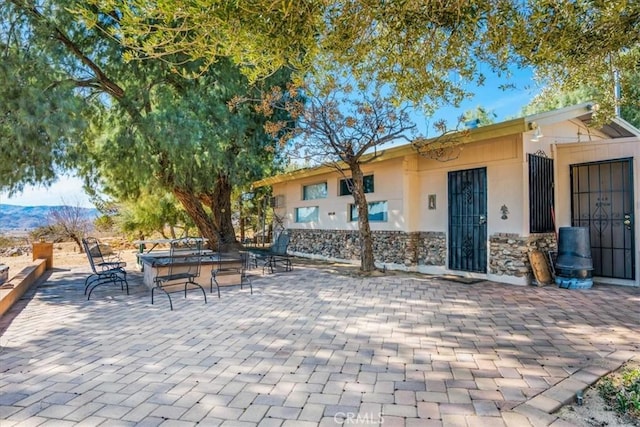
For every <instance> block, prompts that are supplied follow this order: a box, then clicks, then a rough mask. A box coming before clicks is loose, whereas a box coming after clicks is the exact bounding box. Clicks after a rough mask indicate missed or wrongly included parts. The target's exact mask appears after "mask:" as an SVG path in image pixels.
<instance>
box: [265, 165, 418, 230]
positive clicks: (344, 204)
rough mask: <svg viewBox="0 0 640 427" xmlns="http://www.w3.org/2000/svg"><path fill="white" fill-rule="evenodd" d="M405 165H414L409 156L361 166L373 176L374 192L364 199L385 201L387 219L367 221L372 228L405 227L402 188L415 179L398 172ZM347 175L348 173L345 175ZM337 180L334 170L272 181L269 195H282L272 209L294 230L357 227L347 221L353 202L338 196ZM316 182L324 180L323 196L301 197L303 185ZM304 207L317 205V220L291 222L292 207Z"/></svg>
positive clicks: (350, 199)
mask: <svg viewBox="0 0 640 427" xmlns="http://www.w3.org/2000/svg"><path fill="white" fill-rule="evenodd" d="M405 167H415V166H414V165H412V164H411V161H410V159H409V161H408V162H405V161H404V159H403V158H398V159H393V160H390V161H387V162H380V163H375V164H370V165H363V171H364V174H365V175H370V174H373V175H374V192H373V193H368V194H367V201H369V202H375V201H385V200H386V201H387V204H388V220H387V222H371V229H372V230H405V229H406V228H407V227H408V224H407V219H406V217H405V212H406V209H407V208H406V206H405V204H406V200H409V198H405V197H404V196H405V195H404V189H408V188H410V189H411V191H415V190H416V189H415V182H416V181H417V180H416V179H414V178H411V174H408V175H405V174H404V173H403V172H402V171H403V170H404V168H405ZM414 175H415V173H414ZM347 176H350V175H349V174H347ZM341 179H343V177H342V175H340V174H339V173H338V172H331V173H328V174H324V175H319V176H314V177H311V178H305V179H300V180H296V181H290V182H287V183H281V184H275V185H274V186H273V195H274V196H278V195H284V196H285V206H284V208H280V209H276V213H277V214H278V215H280V216H284V218H285V221H284V226H285V227H286V228H297V229H334V230H357V229H358V223H357V222H352V221H349V220H348V219H349V205H350V204H353V197H352V196H350V195H348V196H338V194H339V191H340V180H341ZM320 182H326V183H327V191H328V194H327V198H326V199H315V200H302V188H303V186H305V185H310V184H317V183H320ZM306 206H318V207H319V215H318V221H317V222H309V223H299V222H295V208H299V207H306ZM330 213H335V215H330Z"/></svg>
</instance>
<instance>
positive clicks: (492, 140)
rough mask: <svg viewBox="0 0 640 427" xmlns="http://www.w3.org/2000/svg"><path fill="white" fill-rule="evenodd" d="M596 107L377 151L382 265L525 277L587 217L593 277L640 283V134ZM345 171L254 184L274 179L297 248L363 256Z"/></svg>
mask: <svg viewBox="0 0 640 427" xmlns="http://www.w3.org/2000/svg"><path fill="white" fill-rule="evenodd" d="M593 114H594V111H593V108H592V106H591V104H581V105H577V106H573V107H567V108H563V109H559V110H555V111H550V112H546V113H541V114H534V115H530V116H526V117H521V118H517V119H513V120H507V121H504V122H501V123H496V124H492V125H488V126H483V127H478V128H475V129H469V130H465V131H464V132H459V133H457V134H453V135H450V136H448V137H447V138H445V139H438V140H436V139H433V140H429V141H426V142H427V143H425V142H424V141H421V142H413V143H410V144H406V145H402V146H396V147H393V148H387V149H384V150H382V151H378V156H377V157H376V158H375V159H374V160H373V161H371V162H368V163H366V164H364V165H363V170H364V172H365V176H366V177H365V186H366V187H367V193H368V194H367V200H368V202H369V207H370V220H371V228H372V230H373V234H374V252H375V259H376V264H377V265H378V266H380V267H383V266H384V267H386V268H389V269H402V270H409V271H416V272H422V273H429V274H455V275H462V276H468V277H477V278H486V279H489V280H494V281H498V282H504V283H512V284H528V283H530V282H531V280H532V274H531V266H530V264H529V260H528V253H529V251H530V250H531V249H540V250H542V251H548V250H551V249H553V248H555V247H556V232H557V229H558V228H559V227H562V226H584V227H588V228H589V230H590V240H591V251H592V258H593V264H594V271H593V274H594V278H595V279H594V280H595V281H596V282H601V283H613V284H624V285H631V286H638V285H639V283H640V282H639V281H638V273H637V272H638V262H639V261H640V257H639V255H638V248H637V247H636V243H635V235H636V234H637V231H638V225H637V223H636V221H635V218H638V217H639V214H640V212H639V210H640V207H639V205H638V203H639V202H640V200H638V201H636V200H635V199H636V198H635V194H636V191H637V188H639V187H638V178H637V176H636V175H637V174H634V171H636V170H638V162H639V160H640V131H639V130H638V129H636V128H634V127H633V126H631V125H630V124H629V123H628V122H625V121H624V120H622V119H620V118H616V119H614V120H612V121H611V122H610V123H608V124H607V125H605V126H601V127H598V128H594V127H589V126H588V125H589V123H590V121H591V119H592V116H593ZM344 180H345V178H344V177H343V176H342V175H341V174H339V173H338V172H336V171H335V169H332V168H330V167H326V166H319V167H315V168H306V169H301V170H297V171H294V172H290V173H285V174H282V175H277V176H273V177H269V178H266V179H263V180H261V181H257V182H255V183H254V187H262V186H271V187H272V192H273V199H272V201H273V203H272V205H273V207H274V213H275V214H276V215H277V216H278V218H279V219H280V221H281V224H282V226H283V227H284V228H285V229H287V230H288V232H289V235H290V246H289V251H290V253H292V254H295V255H299V256H307V257H315V258H322V259H327V260H341V261H350V262H357V261H358V260H359V250H360V245H359V242H358V232H357V230H358V223H357V220H356V218H355V215H356V211H355V209H354V208H353V197H352V196H351V195H350V193H349V190H348V186H347V185H345V182H344Z"/></svg>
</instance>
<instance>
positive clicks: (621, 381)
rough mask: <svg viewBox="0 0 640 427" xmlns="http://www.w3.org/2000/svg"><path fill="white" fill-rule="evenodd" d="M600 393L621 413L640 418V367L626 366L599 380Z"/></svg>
mask: <svg viewBox="0 0 640 427" xmlns="http://www.w3.org/2000/svg"><path fill="white" fill-rule="evenodd" d="M598 393H599V394H600V396H601V397H602V398H603V399H604V400H605V402H607V404H608V405H609V406H610V407H611V408H613V409H614V410H615V411H616V412H618V413H619V414H621V415H624V416H629V417H633V418H636V419H640V367H636V368H624V369H623V370H622V371H621V372H620V374H619V375H615V376H614V375H609V376H607V377H605V378H603V379H602V380H600V381H599V382H598Z"/></svg>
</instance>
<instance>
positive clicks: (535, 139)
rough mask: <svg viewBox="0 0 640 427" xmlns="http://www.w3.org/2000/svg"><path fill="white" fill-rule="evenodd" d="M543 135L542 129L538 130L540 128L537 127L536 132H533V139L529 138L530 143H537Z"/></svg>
mask: <svg viewBox="0 0 640 427" xmlns="http://www.w3.org/2000/svg"><path fill="white" fill-rule="evenodd" d="M543 136H544V135H542V129H540V127H539V126H538V127H537V128H536V130H535V131H534V132H533V138H531V141H532V142H538V141H540V138H542V137H543Z"/></svg>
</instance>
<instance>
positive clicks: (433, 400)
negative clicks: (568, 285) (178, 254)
mask: <svg viewBox="0 0 640 427" xmlns="http://www.w3.org/2000/svg"><path fill="white" fill-rule="evenodd" d="M87 274H88V270H87V269H85V268H82V269H73V270H71V271H69V270H61V269H58V270H54V271H53V272H52V273H51V275H50V276H49V277H48V279H47V280H46V282H44V283H41V284H40V286H39V288H38V289H36V290H35V292H34V291H31V294H32V299H30V300H28V299H24V300H23V301H20V303H19V304H18V305H17V306H15V307H14V308H13V309H12V310H11V311H10V312H9V313H8V314H7V315H5V316H4V317H3V318H1V319H0V333H1V336H0V346H1V347H0V372H1V376H0V420H3V421H2V426H5V425H6V426H13V425H55V426H61V425H75V424H77V423H81V424H82V425H98V424H100V425H160V424H162V425H172V426H182V425H185V426H187V425H194V424H196V423H199V424H200V425H206V426H209V425H229V426H232V425H233V426H244V425H247V426H250V425H261V426H272V425H273V426H280V425H283V426H306V425H309V426H315V425H325V426H335V425H341V424H345V425H354V424H356V423H357V424H359V425H377V424H382V425H384V426H394V425H406V426H441V425H442V426H475V425H490V426H500V425H505V426H527V425H554V426H562V425H566V423H564V422H563V421H562V420H557V419H556V417H555V416H553V415H550V412H552V411H553V410H554V409H555V408H557V407H558V406H560V405H561V404H562V402H565V401H567V400H569V399H571V398H572V397H573V396H574V395H575V392H576V391H578V390H581V389H582V388H584V387H586V386H587V385H588V384H590V383H592V382H594V381H595V380H596V379H597V378H598V377H600V376H601V375H604V374H605V373H607V372H608V371H610V370H612V369H616V368H617V367H619V366H620V365H621V364H622V363H623V362H625V361H627V360H629V359H631V358H634V357H636V358H637V357H639V356H640V343H639V341H638V337H639V336H640V324H639V323H640V322H639V319H640V289H638V288H624V287H612V286H596V287H594V288H593V289H591V290H588V291H569V290H563V289H558V288H556V287H545V288H534V287H518V286H513V285H499V284H495V283H490V282H484V283H476V284H472V285H469V284H460V283H455V282H450V281H445V280H442V279H437V278H431V277H427V276H412V275H409V274H400V273H398V274H394V275H389V276H385V277H373V278H355V277H352V276H351V277H350V276H343V275H338V274H335V273H331V272H329V271H327V270H326V269H321V268H314V267H309V266H307V267H304V266H300V267H298V265H297V264H296V268H295V269H294V271H293V272H288V273H284V274H275V275H265V276H262V277H254V278H253V289H254V294H253V295H250V294H249V291H248V290H245V291H240V290H239V289H238V288H235V287H234V288H229V289H224V290H223V294H222V298H221V299H218V298H216V297H214V296H213V295H211V296H210V298H208V301H209V302H208V303H207V304H206V305H205V304H202V300H201V298H202V296H201V295H200V297H198V296H197V294H196V293H192V294H190V295H189V298H188V299H187V300H185V299H184V298H183V297H182V296H180V295H179V294H176V296H175V298H173V300H174V311H173V312H170V311H169V306H168V302H167V301H165V300H164V299H161V298H159V299H158V300H157V301H156V304H155V305H151V304H150V295H149V291H148V289H147V288H146V287H145V286H144V285H143V284H142V275H141V273H135V272H133V273H132V274H131V279H132V280H131V282H130V284H131V295H129V296H127V295H126V294H125V293H124V292H121V291H120V288H119V287H115V286H114V287H110V286H102V287H99V288H98V289H97V290H96V291H95V292H94V294H93V295H92V299H91V300H90V301H86V298H85V297H84V296H83V282H84V278H85V277H86V275H87ZM45 277H46V276H45ZM101 423H102V424H101Z"/></svg>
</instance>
